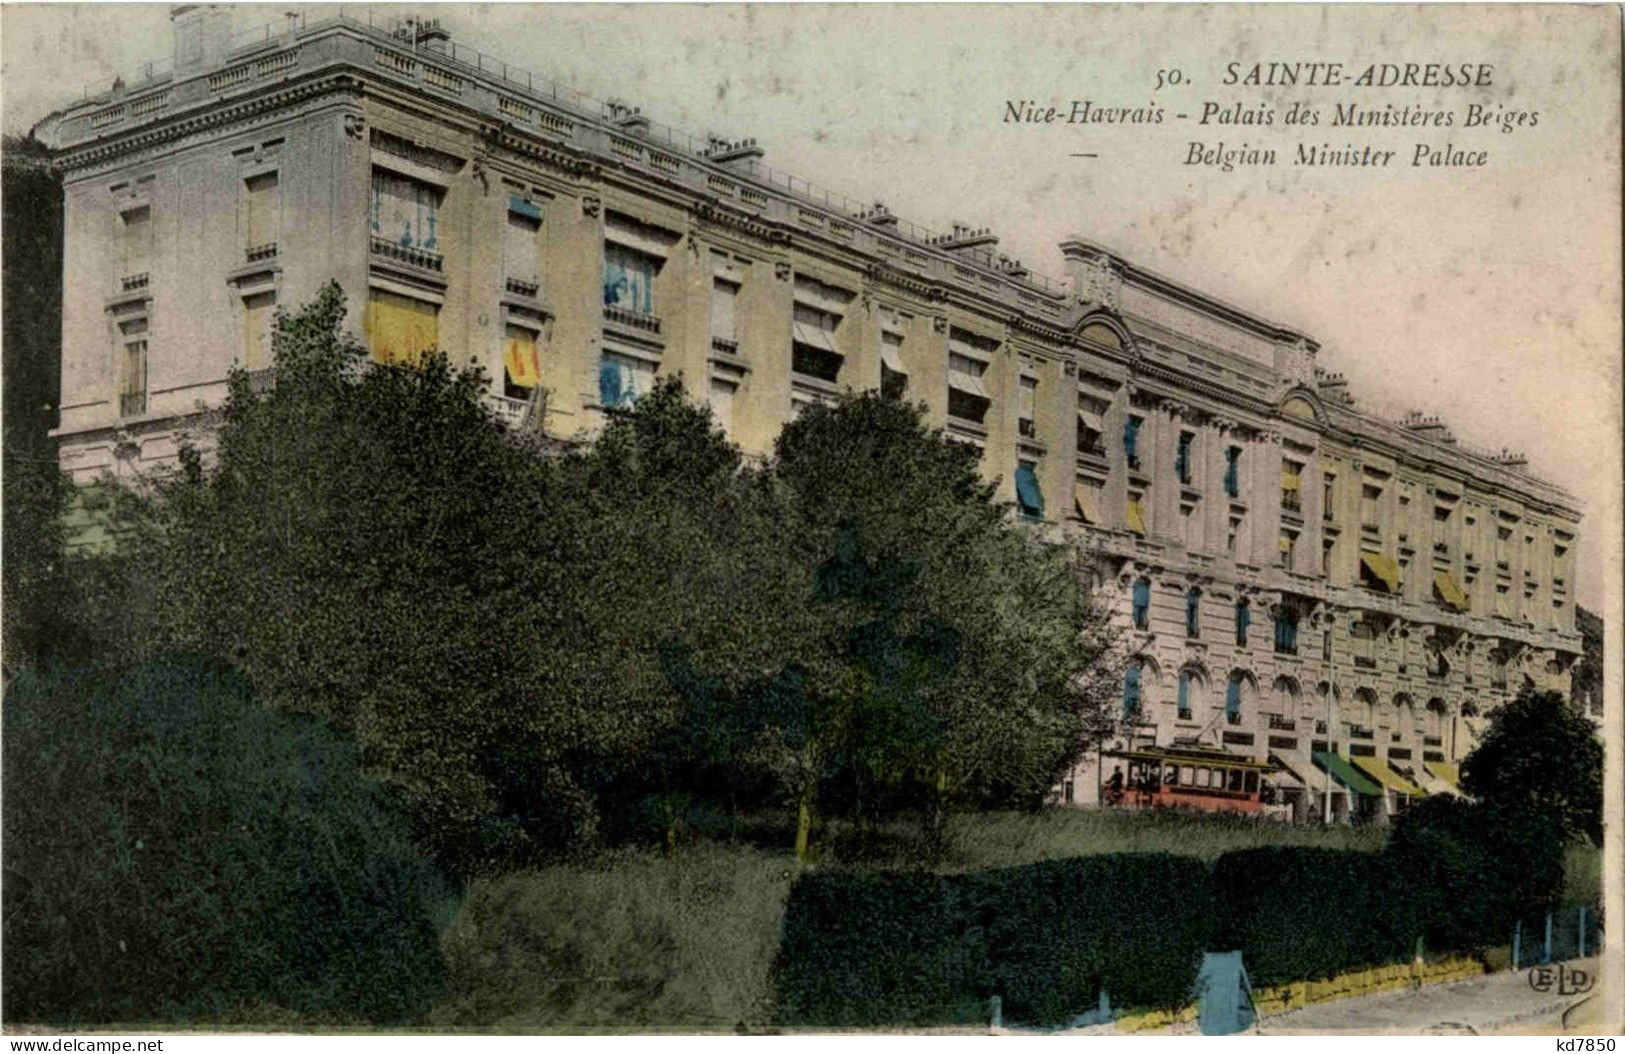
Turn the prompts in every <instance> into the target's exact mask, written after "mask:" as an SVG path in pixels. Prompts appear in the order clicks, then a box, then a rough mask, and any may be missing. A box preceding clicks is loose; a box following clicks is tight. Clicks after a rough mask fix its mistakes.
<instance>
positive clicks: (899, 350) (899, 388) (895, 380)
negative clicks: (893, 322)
mask: <svg viewBox="0 0 1625 1054" xmlns="http://www.w3.org/2000/svg"><path fill="white" fill-rule="evenodd" d="M907 393H908V369H907V368H906V367H905V366H904V365H903V334H901V333H899V332H896V331H894V330H889V329H887V330H882V331H881V333H880V394H881V395H883V396H885V397H886V398H888V399H901V398H902V397H903V396H904V395H906V394H907Z"/></svg>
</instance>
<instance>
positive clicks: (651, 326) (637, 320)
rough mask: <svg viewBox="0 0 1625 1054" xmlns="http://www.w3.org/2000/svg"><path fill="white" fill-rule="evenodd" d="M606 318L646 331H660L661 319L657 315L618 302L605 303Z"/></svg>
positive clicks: (621, 324)
mask: <svg viewBox="0 0 1625 1054" xmlns="http://www.w3.org/2000/svg"><path fill="white" fill-rule="evenodd" d="M604 319H605V320H606V321H609V322H613V323H615V324H616V325H619V326H629V327H631V328H632V329H641V330H643V331H644V332H646V333H654V334H659V332H660V319H659V318H658V317H657V316H655V315H645V314H644V313H643V312H641V311H632V310H630V309H628V308H624V307H620V306H618V305H616V304H605V305H604Z"/></svg>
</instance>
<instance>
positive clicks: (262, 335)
mask: <svg viewBox="0 0 1625 1054" xmlns="http://www.w3.org/2000/svg"><path fill="white" fill-rule="evenodd" d="M275 307H276V294H275V293H256V294H255V295H254V296H250V297H245V298H244V299H243V368H244V369H249V370H263V369H265V368H266V367H267V366H269V365H271V312H272V311H273V310H274V309H275Z"/></svg>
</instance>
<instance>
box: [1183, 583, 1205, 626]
mask: <svg viewBox="0 0 1625 1054" xmlns="http://www.w3.org/2000/svg"><path fill="white" fill-rule="evenodd" d="M1201 604H1202V591H1201V590H1199V589H1193V590H1191V591H1190V592H1189V593H1186V594H1185V636H1187V637H1194V636H1196V634H1197V630H1198V629H1199V628H1200V623H1199V615H1200V612H1201Z"/></svg>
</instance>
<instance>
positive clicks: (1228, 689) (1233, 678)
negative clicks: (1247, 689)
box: [1224, 673, 1241, 725]
mask: <svg viewBox="0 0 1625 1054" xmlns="http://www.w3.org/2000/svg"><path fill="white" fill-rule="evenodd" d="M1224 719H1225V721H1226V722H1227V723H1229V724H1232V725H1239V724H1241V674H1239V673H1232V674H1231V675H1230V680H1229V682H1228V683H1227V684H1226V685H1225V686H1224Z"/></svg>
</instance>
